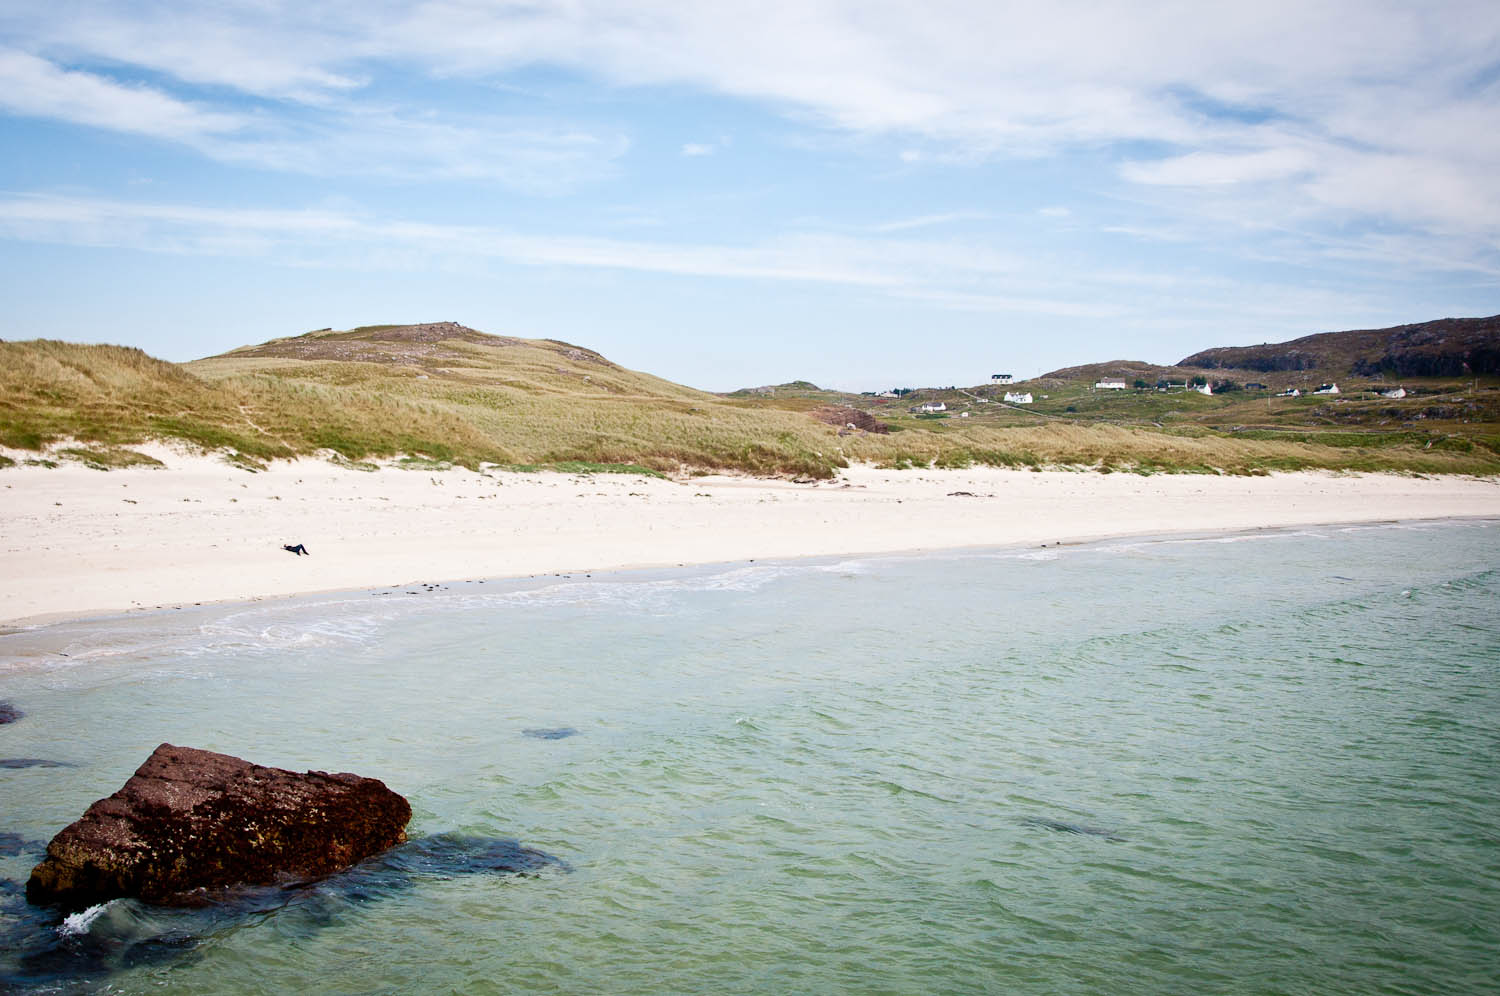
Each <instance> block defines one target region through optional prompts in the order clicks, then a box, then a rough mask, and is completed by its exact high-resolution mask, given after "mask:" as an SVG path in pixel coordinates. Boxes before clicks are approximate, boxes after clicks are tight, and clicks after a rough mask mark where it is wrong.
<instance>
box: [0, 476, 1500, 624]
mask: <svg viewBox="0 0 1500 996" xmlns="http://www.w3.org/2000/svg"><path fill="white" fill-rule="evenodd" d="M154 452H155V453H156V455H158V456H159V457H161V458H162V459H163V460H164V461H165V462H167V464H168V467H167V469H127V470H115V471H109V472H101V471H96V470H90V469H88V468H85V467H81V466H62V467H58V468H55V469H48V468H42V467H24V466H23V467H13V468H9V469H6V470H0V620H3V621H5V622H7V623H12V624H13V623H16V622H24V621H29V622H38V621H44V620H49V619H59V618H67V617H81V616H88V615H94V614H105V613H112V612H119V611H125V610H129V609H137V608H144V609H152V608H156V607H159V606H169V605H174V604H189V605H190V604H194V603H201V602H211V601H221V600H239V599H250V598H259V597H268V596H278V595H292V594H300V593H309V592H316V591H327V590H336V589H345V588H361V587H370V586H380V585H392V584H403V583H408V582H413V581H443V580H460V579H468V578H487V577H515V576H525V575H531V574H540V573H553V572H577V571H589V570H605V569H610V568H623V567H646V566H672V565H678V564H701V563H718V562H723V561H734V560H748V559H751V558H765V559H775V558H790V557H802V556H829V555H841V554H854V553H875V552H891V551H914V550H936V549H944V548H957V547H971V546H1002V545H1016V544H1030V545H1040V544H1043V543H1045V544H1052V543H1057V542H1080V541H1085V540H1091V539H1099V538H1103V537H1109V536H1122V535H1151V534H1161V533H1176V532H1201V531H1215V530H1247V529H1259V528H1278V527H1288V526H1300V525H1309V524H1320V523H1351V522H1371V521H1381V520H1408V519H1410V520H1415V519H1432V518H1450V517H1474V516H1480V517H1490V516H1493V517H1500V482H1496V481H1493V480H1474V479H1466V478H1441V479H1420V478H1412V477H1397V476H1392V475H1350V476H1335V475H1331V474H1282V475H1273V476H1270V477H1209V476H1201V475H1176V476H1164V475H1157V476H1152V477H1140V476H1136V475H1127V474H1096V473H1071V472H1063V471H1048V472H1042V473H1035V472H1029V471H1013V470H998V469H990V468H976V469H971V470H949V471H931V470H910V471H882V470H875V469H871V468H865V467H856V468H852V469H850V470H849V471H847V472H845V473H844V474H843V475H842V476H841V477H840V478H839V479H838V480H837V481H834V482H822V483H818V484H795V483H791V482H785V481H767V480H757V479H747V478H734V477H706V478H695V479H692V480H688V481H686V482H673V481H665V480H659V479H653V478H642V477H630V476H621V475H615V474H598V475H590V476H580V475H569V474H555V473H548V474H515V473H499V472H493V473H490V474H488V475H480V474H476V473H472V472H469V471H464V470H449V471H440V472H431V471H417V470H397V469H388V470H382V471H379V472H374V473H370V472H363V471H359V470H354V469H345V468H340V467H337V466H334V465H332V464H329V463H326V462H323V461H313V460H306V461H299V462H296V463H282V464H278V465H276V466H274V467H273V468H272V469H271V470H269V471H267V472H264V473H257V474H252V473H248V472H246V471H243V470H238V469H235V468H232V467H230V466H228V465H226V464H224V463H223V462H221V461H218V460H215V459H212V458H209V457H203V456H188V455H184V454H179V453H174V452H172V451H169V450H155V451H154ZM296 543H302V544H305V545H306V547H307V549H308V550H309V551H310V553H311V556H307V557H300V556H294V555H292V554H289V553H287V552H285V551H284V550H283V549H282V545H283V544H296Z"/></svg>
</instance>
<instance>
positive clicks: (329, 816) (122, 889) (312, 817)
mask: <svg viewBox="0 0 1500 996" xmlns="http://www.w3.org/2000/svg"><path fill="white" fill-rule="evenodd" d="M409 819H411V806H410V805H409V804H408V803H407V801H406V800H405V799H403V798H402V797H401V796H399V795H397V794H396V793H395V792H392V791H391V790H390V789H388V788H386V787H385V785H384V783H382V782H380V781H378V780H376V779H374V778H361V777H360V776H359V775H350V774H334V775H330V774H328V773H326V772H322V771H309V772H307V773H306V774H298V773H296V772H293V771H283V770H282V769H280V768H264V767H261V766H260V765H258V764H251V763H250V762H249V761H242V760H240V759H239V758H237V757H230V756H229V755H227V754H215V753H213V752H212V751H206V750H196V749H194V748H191V747H174V746H172V745H171V744H162V745H161V746H160V747H158V748H156V750H155V751H153V752H152V754H151V756H150V757H149V758H147V759H146V763H145V764H143V765H141V766H140V768H139V769H138V770H137V771H136V773H135V774H134V775H132V776H131V778H130V780H129V781H127V782H126V783H125V784H124V785H123V786H122V787H121V788H120V790H119V791H118V792H116V793H115V794H114V795H112V796H110V797H109V798H107V799H100V800H99V801H98V802H96V803H94V804H93V805H92V806H90V807H89V808H88V811H87V812H85V813H84V814H83V816H82V818H80V819H79V820H78V821H77V822H75V823H73V824H72V825H70V826H68V827H66V828H64V829H63V831H62V832H61V833H59V834H58V835H57V836H56V837H54V838H52V842H51V843H50V844H48V845H47V857H46V859H45V860H44V861H42V863H41V864H39V865H37V866H36V868H34V869H32V872H31V878H30V880H29V881H27V883H26V898H27V899H28V900H30V901H31V902H33V903H38V904H47V905H52V904H56V905H61V906H65V907H69V908H73V909H81V908H83V907H85V906H90V905H93V904H94V903H99V902H104V901H105V900H108V899H114V898H116V897H119V896H133V897H136V898H138V899H143V900H145V901H146V902H150V903H158V904H164V905H193V904H198V903H203V902H206V901H208V900H209V899H210V898H211V895H212V893H214V892H216V891H219V890H223V889H226V888H229V887H231V886H236V885H274V884H278V883H285V882H292V881H298V880H306V879H311V878H319V877H322V876H325V875H330V874H332V873H333V872H336V871H339V870H341V869H344V868H347V867H349V866H350V865H352V864H354V863H355V862H357V861H360V860H362V859H364V858H366V857H369V856H370V855H372V854H376V853H378V852H380V851H383V850H385V849H386V848H388V847H391V846H393V845H395V844H399V843H401V842H402V841H404V840H405V839H406V830H405V828H406V823H407V821H408V820H409Z"/></svg>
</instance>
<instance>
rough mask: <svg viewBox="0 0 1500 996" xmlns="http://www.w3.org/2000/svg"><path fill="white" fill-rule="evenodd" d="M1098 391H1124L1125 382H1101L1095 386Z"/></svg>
mask: <svg viewBox="0 0 1500 996" xmlns="http://www.w3.org/2000/svg"><path fill="white" fill-rule="evenodd" d="M1094 390H1096V391H1123V390H1125V382H1124V381H1123V380H1101V381H1099V383H1097V384H1095V385H1094Z"/></svg>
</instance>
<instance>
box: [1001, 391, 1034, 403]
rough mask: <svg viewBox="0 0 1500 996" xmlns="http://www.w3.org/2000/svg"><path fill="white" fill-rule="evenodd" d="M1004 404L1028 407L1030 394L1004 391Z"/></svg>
mask: <svg viewBox="0 0 1500 996" xmlns="http://www.w3.org/2000/svg"><path fill="white" fill-rule="evenodd" d="M1005 403H1006V404H1009V405H1029V404H1031V394H1030V393H1029V392H1027V393H1022V392H1020V391H1006V392H1005Z"/></svg>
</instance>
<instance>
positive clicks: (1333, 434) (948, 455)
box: [0, 322, 1500, 478]
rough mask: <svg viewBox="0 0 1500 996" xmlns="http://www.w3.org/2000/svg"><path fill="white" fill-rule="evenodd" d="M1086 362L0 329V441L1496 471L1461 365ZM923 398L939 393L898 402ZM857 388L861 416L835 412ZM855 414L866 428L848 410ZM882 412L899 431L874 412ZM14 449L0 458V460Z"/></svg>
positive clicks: (95, 449)
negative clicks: (865, 387) (1400, 369)
mask: <svg viewBox="0 0 1500 996" xmlns="http://www.w3.org/2000/svg"><path fill="white" fill-rule="evenodd" d="M1096 366H1097V367H1098V370H1095V368H1094V367H1088V368H1076V369H1075V370H1074V371H1058V372H1055V373H1054V375H1049V377H1048V378H1046V379H1043V380H1041V381H1034V382H1030V383H1029V384H1028V385H1027V386H1026V388H1025V389H1026V390H1030V391H1032V392H1033V393H1034V394H1035V396H1036V397H1035V403H1034V404H1033V405H1030V406H1017V405H1006V404H1004V403H1003V401H1002V400H1001V396H1002V394H1003V391H1004V390H1005V389H1004V388H1000V387H997V386H994V385H981V386H978V387H974V388H968V389H960V388H946V389H934V388H927V389H922V390H918V391H913V392H911V393H909V394H907V395H905V396H904V397H901V398H898V399H889V398H879V397H875V396H873V395H858V394H848V393H844V392H838V391H829V390H824V389H822V388H819V387H817V386H816V385H814V384H811V383H809V382H806V381H794V382H791V383H789V384H783V385H777V386H776V387H774V388H761V389H751V390H747V391H742V392H735V393H734V394H732V395H714V394H708V393H705V392H702V391H697V390H694V389H692V388H689V387H684V386H682V385H680V384H674V383H672V382H670V381H666V380H662V379H661V378H658V377H653V376H651V375H649V374H644V373H639V372H636V371H632V370H627V369H625V368H623V367H620V366H618V365H617V364H614V363H611V362H610V361H609V360H607V359H606V358H604V357H603V356H601V355H599V354H598V353H596V352H594V351H592V350H589V349H586V348H583V347H580V346H574V345H571V344H569V343H565V342H558V341H555V340H545V339H518V338H510V337H504V336H493V335H487V334H485V333H482V332H478V331H476V330H474V329H470V328H465V327H464V326H462V325H457V324H455V323H451V322H440V323H431V324H423V325H383V326H369V327H364V328H358V329H351V330H346V331H334V330H332V329H321V330H318V331H315V332H309V333H307V334H305V335H300V336H294V337H289V338H283V339H273V340H271V341H269V342H266V343H262V344H260V345H256V346H247V347H244V348H241V349H236V350H234V351H232V352H229V353H226V354H224V355H222V356H215V357H210V358H207V359H202V360H196V361H193V362H191V363H185V364H173V363H167V362H165V361H162V360H158V359H154V358H152V357H150V356H148V355H146V354H145V353H143V352H141V351H140V350H137V349H128V348H125V347H120V346H81V345H75V344H69V343H63V342H52V341H46V340H42V341H33V342H0V445H3V446H6V447H9V448H11V449H12V450H17V449H19V450H23V451H32V452H38V451H40V450H42V449H43V448H45V447H47V446H49V445H50V444H57V443H59V442H61V441H64V440H76V441H78V445H71V446H70V447H69V448H68V450H67V451H65V452H63V453H62V454H61V456H63V457H66V458H70V459H79V460H83V461H85V462H87V463H90V464H92V465H95V466H110V465H119V464H122V463H129V462H139V461H141V460H143V459H145V458H144V457H142V456H141V455H140V454H138V453H135V452H134V451H132V450H131V449H130V447H131V446H132V445H133V444H137V443H140V442H143V441H145V440H148V439H176V440H182V441H185V442H187V443H191V444H193V445H195V446H199V447H202V448H204V449H208V450H213V451H218V452H221V453H223V454H224V455H225V457H226V458H227V459H228V460H230V461H231V462H233V463H235V464H237V465H239V466H242V467H245V468H247V469H254V468H256V467H259V466H262V465H263V464H264V462H265V461H267V460H270V459H277V458H285V457H293V456H304V455H312V454H320V453H321V454H323V455H325V456H328V457H330V458H331V459H334V460H336V461H339V462H344V463H350V464H355V465H368V463H367V462H368V461H371V460H375V459H398V460H404V461H405V462H406V463H407V464H408V465H413V466H430V465H432V464H433V463H434V462H440V463H455V464H462V465H465V466H469V467H474V468H480V467H484V466H501V467H515V468H528V467H541V466H552V467H562V468H568V469H596V470H607V469H634V470H650V471H656V472H663V473H669V474H691V473H696V472H705V471H743V472H747V473H752V474H761V475H783V476H798V477H801V476H805V477H818V478H823V477H828V476H831V475H832V474H833V473H834V472H835V471H836V470H837V468H839V467H841V466H845V465H846V464H847V463H848V462H849V461H853V460H861V461H870V462H874V463H877V464H882V465H886V466H929V465H934V464H936V465H938V466H949V467H961V466H966V465H970V464H975V463H979V464H990V465H996V466H1013V467H1033V468H1040V467H1044V466H1069V467H1094V468H1098V469H1103V470H1130V471H1136V472H1140V473H1154V472H1161V471H1199V472H1227V473H1263V472H1266V471H1269V470H1295V469H1306V468H1329V469H1335V470H1396V471H1406V472H1416V473H1480V474H1494V473H1500V391H1493V390H1492V391H1490V393H1485V391H1484V390H1483V389H1481V390H1478V391H1476V390H1473V389H1472V388H1474V387H1476V386H1480V385H1475V384H1473V383H1466V384H1465V385H1464V387H1463V391H1462V393H1455V391H1453V390H1450V388H1452V385H1446V384H1441V383H1438V382H1436V381H1435V382H1433V384H1434V385H1435V386H1432V387H1431V388H1430V389H1429V388H1421V390H1424V391H1427V392H1428V393H1426V394H1417V395H1414V396H1413V398H1412V399H1410V400H1409V401H1399V402H1391V401H1386V400H1384V399H1378V398H1377V399H1374V400H1372V399H1371V398H1366V397H1364V396H1363V395H1345V396H1341V397H1340V398H1338V399H1333V400H1330V399H1326V398H1317V399H1314V398H1297V399H1282V398H1271V397H1269V396H1267V394H1266V392H1253V391H1243V390H1241V391H1238V392H1230V393H1226V394H1222V395H1216V396H1214V397H1206V396H1203V395H1200V394H1197V393H1193V392H1185V391H1181V390H1178V391H1174V392H1159V391H1155V390H1154V389H1147V390H1130V391H1113V392H1101V391H1094V390H1093V389H1092V384H1093V380H1094V379H1095V378H1096V377H1098V376H1106V375H1107V376H1120V375H1124V374H1128V373H1132V372H1133V373H1137V374H1139V375H1140V379H1142V380H1143V381H1151V382H1152V383H1154V379H1153V378H1151V377H1149V376H1147V375H1148V374H1150V373H1151V372H1152V371H1164V370H1169V369H1171V370H1174V371H1175V374H1176V375H1179V376H1180V374H1181V371H1180V370H1176V368H1156V367H1149V365H1143V367H1142V368H1141V369H1139V370H1136V369H1135V368H1133V367H1130V366H1129V365H1128V364H1125V363H1124V361H1121V362H1120V363H1114V364H1102V365H1096ZM1148 367H1149V369H1148ZM1105 368H1108V369H1107V370H1106V369H1105ZM1205 369H1206V368H1205ZM1222 372H1223V369H1222V368H1221V369H1220V371H1219V373H1220V374H1222ZM1063 375H1066V376H1063ZM1132 379H1134V378H1132ZM1414 386H1415V385H1414ZM1483 386H1485V387H1500V385H1489V384H1487V385H1483ZM926 401H942V402H944V404H945V405H946V406H947V409H948V410H947V411H946V412H943V413H940V414H916V413H913V412H911V411H910V409H911V408H912V407H913V406H916V405H919V404H921V403H923V402H926ZM850 408H854V409H858V410H859V411H860V412H861V413H863V414H864V415H865V416H868V419H866V418H855V417H854V416H852V415H850V416H848V417H847V418H846V417H845V416H844V415H840V416H839V417H838V418H831V417H830V412H834V413H837V412H840V411H845V410H847V409H850ZM1393 413H1394V414H1393ZM820 419H821V420H820ZM871 420H873V421H871ZM830 421H831V422H832V423H833V424H828V423H829V422H830ZM850 421H852V422H855V423H856V424H857V425H863V426H865V428H863V429H860V428H856V429H852V430H851V429H849V428H847V423H848V422H850ZM882 427H884V428H887V429H889V434H884V433H880V432H878V431H868V430H870V429H879V428H882ZM18 458H19V459H23V460H24V459H41V458H42V457H41V456H40V454H39V455H38V456H37V457H35V458H31V457H27V456H26V455H25V454H24V453H23V454H21V455H20V456H19V457H18ZM11 461H12V458H6V457H0V465H3V464H4V463H6V462H11Z"/></svg>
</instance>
